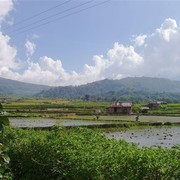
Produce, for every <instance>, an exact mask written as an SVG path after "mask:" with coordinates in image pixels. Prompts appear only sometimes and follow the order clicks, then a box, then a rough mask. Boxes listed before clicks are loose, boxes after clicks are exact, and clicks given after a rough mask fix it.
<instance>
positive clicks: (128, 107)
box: [106, 101, 132, 114]
mask: <svg viewBox="0 0 180 180" xmlns="http://www.w3.org/2000/svg"><path fill="white" fill-rule="evenodd" d="M106 110H107V113H108V114H131V112H132V103H131V102H119V101H116V102H113V103H112V105H111V106H110V107H108V108H107V109H106Z"/></svg>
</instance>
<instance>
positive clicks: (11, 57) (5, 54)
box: [0, 32, 17, 69]
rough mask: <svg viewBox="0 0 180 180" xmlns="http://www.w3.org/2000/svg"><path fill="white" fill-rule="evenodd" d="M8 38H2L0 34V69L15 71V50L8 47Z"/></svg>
mask: <svg viewBox="0 0 180 180" xmlns="http://www.w3.org/2000/svg"><path fill="white" fill-rule="evenodd" d="M9 41H10V38H9V36H4V35H3V34H2V33H1V32H0V68H2V67H6V68H11V69H15V68H16V67H17V63H15V57H16V53H17V51H16V49H15V48H14V47H12V46H10V45H9Z"/></svg>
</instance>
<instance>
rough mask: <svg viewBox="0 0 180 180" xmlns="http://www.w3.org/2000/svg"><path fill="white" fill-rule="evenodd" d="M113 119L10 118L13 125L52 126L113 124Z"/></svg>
mask: <svg viewBox="0 0 180 180" xmlns="http://www.w3.org/2000/svg"><path fill="white" fill-rule="evenodd" d="M112 123H116V122H112V121H93V120H92V121H90V120H88V121H87V120H68V119H67V120H63V119H51V118H10V125H11V127H51V126H54V125H62V126H83V125H84V126H85V125H96V124H97V125H100V124H112Z"/></svg>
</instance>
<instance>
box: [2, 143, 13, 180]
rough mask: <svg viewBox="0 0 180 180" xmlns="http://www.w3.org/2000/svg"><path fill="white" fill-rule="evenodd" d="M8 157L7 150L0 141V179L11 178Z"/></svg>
mask: <svg viewBox="0 0 180 180" xmlns="http://www.w3.org/2000/svg"><path fill="white" fill-rule="evenodd" d="M9 163H10V158H9V156H8V155H7V150H6V148H5V147H4V145H3V144H1V143H0V179H2V180H10V179H12V173H11V170H10V168H9Z"/></svg>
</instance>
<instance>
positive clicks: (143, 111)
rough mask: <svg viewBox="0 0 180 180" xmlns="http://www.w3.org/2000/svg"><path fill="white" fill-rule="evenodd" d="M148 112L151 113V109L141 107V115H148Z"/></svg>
mask: <svg viewBox="0 0 180 180" xmlns="http://www.w3.org/2000/svg"><path fill="white" fill-rule="evenodd" d="M148 111H149V107H141V110H140V112H141V113H148Z"/></svg>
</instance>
